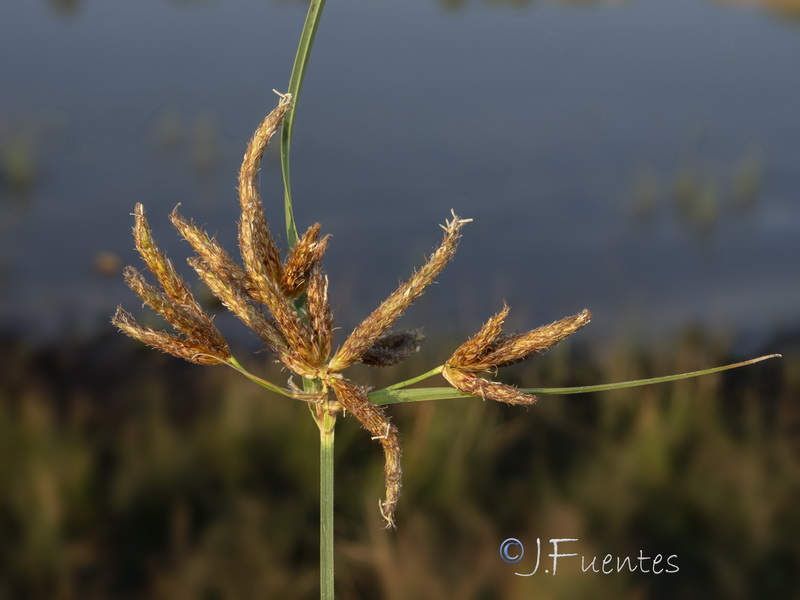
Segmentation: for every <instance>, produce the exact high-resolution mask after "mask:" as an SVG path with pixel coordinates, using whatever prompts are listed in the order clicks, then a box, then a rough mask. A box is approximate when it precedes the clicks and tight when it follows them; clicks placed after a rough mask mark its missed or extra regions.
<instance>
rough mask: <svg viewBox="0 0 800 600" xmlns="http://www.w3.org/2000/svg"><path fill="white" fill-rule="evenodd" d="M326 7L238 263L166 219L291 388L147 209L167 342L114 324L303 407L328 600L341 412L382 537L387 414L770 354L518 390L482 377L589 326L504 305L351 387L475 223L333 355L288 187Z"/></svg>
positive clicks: (313, 22) (128, 276)
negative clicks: (376, 476) (214, 304)
mask: <svg viewBox="0 0 800 600" xmlns="http://www.w3.org/2000/svg"><path fill="white" fill-rule="evenodd" d="M323 8H324V0H312V1H311V6H310V8H309V13H308V17H307V19H306V22H305V25H304V28H303V32H302V36H301V41H300V45H299V48H298V52H297V57H296V59H295V64H294V68H293V71H292V75H291V79H290V84H289V90H288V92H287V93H285V94H278V96H279V99H278V104H277V106H276V107H275V108H274V109H273V110H272V111H271V112H270V113H269V115H267V117H266V118H265V119H264V120H263V121H262V122H261V123H260V124H259V126H258V127H257V128H256V130H255V133H254V134H253V136H252V139H251V140H250V142H249V144H248V146H247V149H246V151H245V154H244V158H243V161H242V165H241V169H240V171H239V203H240V208H241V216H240V219H239V223H238V234H239V235H238V242H239V253H240V256H241V264H239V263H237V262H236V261H235V260H234V259H233V257H232V256H231V255H230V254H229V253H228V252H227V251H226V250H225V249H224V248H222V246H221V245H220V244H219V243H218V242H217V241H216V240H215V239H214V238H213V237H210V236H209V235H208V233H206V232H205V231H204V230H203V229H202V228H201V227H199V226H198V225H197V224H195V223H194V222H193V221H191V220H189V219H186V218H185V217H183V216H182V215H181V214H180V213H179V211H178V207H176V208H175V210H174V211H173V212H172V213H171V215H170V220H171V222H172V224H173V225H174V227H175V228H176V229H177V231H178V233H179V234H180V235H181V236H182V237H183V238H184V239H185V240H186V241H188V242H189V244H190V245H191V247H192V249H193V250H194V252H195V256H193V257H191V258H189V259H188V262H189V264H190V265H191V266H192V268H193V269H194V270H195V271H196V272H197V274H198V276H199V277H200V279H202V280H203V281H204V282H205V283H206V284H207V286H208V287H209V289H210V290H211V292H212V293H213V294H214V295H215V296H216V297H217V298H218V299H219V300H220V302H221V303H222V304H223V305H224V306H225V308H227V309H228V310H229V311H231V312H232V313H233V314H234V315H236V317H238V318H239V319H240V320H241V321H242V322H243V323H244V324H245V325H246V326H247V327H248V328H250V329H251V330H252V331H253V332H255V334H256V335H257V336H258V337H259V338H260V340H261V341H262V342H263V344H264V346H265V348H266V349H267V350H269V351H270V352H271V353H272V355H273V356H274V357H275V358H276V360H277V361H278V362H279V363H280V364H281V365H282V366H283V368H284V369H285V370H286V371H288V372H290V373H291V374H292V377H293V378H292V379H290V380H289V384H288V385H285V386H282V385H278V384H276V383H274V382H270V381H267V380H265V379H262V378H261V377H259V376H258V375H256V374H254V373H251V372H249V371H247V370H246V369H245V368H244V367H243V366H242V364H241V363H240V362H239V361H238V360H237V359H236V358H235V357H234V355H233V353H232V352H231V349H230V346H229V345H228V343H227V341H226V340H225V338H224V337H223V335H222V334H221V333H220V331H219V330H218V329H217V327H216V326H215V324H214V321H213V319H212V318H211V316H209V315H208V314H207V313H206V312H205V311H204V310H203V308H202V307H201V306H200V304H199V302H198V301H197V300H196V299H195V297H194V295H193V294H192V292H191V290H190V288H189V286H188V284H187V283H186V282H185V281H184V279H183V278H182V277H181V276H180V275H179V274H178V273H177V271H176V270H175V268H174V266H173V264H172V262H171V261H170V260H169V258H167V256H166V254H165V253H164V252H163V251H161V250H160V249H159V248H158V246H157V245H156V243H155V241H154V239H153V236H152V232H151V229H150V226H149V224H148V222H147V218H146V216H145V211H144V207H143V206H142V205H141V204H137V205H136V206H135V209H134V213H133V215H134V218H135V222H134V228H133V233H134V240H135V245H136V249H137V250H138V252H139V254H140V255H141V257H142V259H143V261H144V263H145V264H146V266H147V268H148V270H149V271H150V272H151V274H152V275H153V276H154V277H155V279H156V281H157V282H158V284H159V287H157V286H154V285H152V284H150V283H148V282H147V281H146V280H145V278H144V277H143V275H142V274H141V273H140V272H139V271H138V270H136V269H135V268H133V267H128V268H126V269H125V272H124V276H125V280H126V282H127V284H128V285H129V286H130V288H131V289H132V290H133V291H134V292H135V293H136V294H137V295H138V296H139V297H140V298H141V299H142V300H143V301H144V303H145V304H147V305H148V306H149V307H150V308H152V309H153V310H155V311H156V312H157V313H159V314H160V315H161V316H162V317H163V318H164V320H166V322H167V323H168V324H169V325H170V326H171V327H172V328H173V330H174V332H166V331H161V330H156V329H153V328H150V327H147V326H144V325H141V324H139V323H137V322H136V320H135V319H134V317H133V316H132V315H131V314H130V313H128V312H127V311H125V310H124V309H123V308H122V307H119V308H118V309H117V312H116V314H115V315H114V317H113V319H112V322H113V324H114V325H116V327H117V328H119V329H120V330H121V331H122V332H123V333H125V334H127V335H129V336H130V337H132V338H135V339H137V340H139V341H140V342H143V343H145V344H147V345H149V346H152V347H153V348H156V349H158V350H162V351H164V352H167V353H169V354H172V355H174V356H177V357H179V358H183V359H185V360H187V361H189V362H193V363H197V364H202V365H225V366H228V367H230V368H232V369H235V370H236V371H238V372H239V373H241V374H242V375H243V376H245V377H247V378H249V379H250V380H252V381H253V382H255V383H257V384H259V385H261V386H263V387H264V388H266V389H267V390H269V391H270V392H273V393H276V394H280V395H283V396H287V397H290V398H293V399H295V400H299V401H300V402H302V403H305V404H306V405H307V406H308V408H309V410H310V413H311V416H312V418H313V419H314V420H315V422H316V424H317V426H318V428H319V432H320V590H321V597H322V598H324V599H330V598H333V595H334V591H333V590H334V587H333V586H334V561H333V556H334V553H333V540H334V536H333V487H334V485H333V481H334V460H333V448H334V432H335V426H336V421H337V418H338V417H340V416H345V415H348V416H351V417H353V418H355V419H356V420H358V421H359V422H360V424H361V425H362V426H363V427H364V429H366V430H367V431H368V432H369V434H370V435H371V437H372V439H373V440H375V441H376V442H377V443H379V444H380V445H381V447H382V449H383V453H384V462H385V466H384V475H385V493H384V498H383V500H381V501H380V502H379V507H378V508H379V510H380V514H381V516H382V517H383V519H384V522H385V524H386V527H387V528H393V527H395V509H396V507H397V503H398V500H399V498H400V490H401V485H402V483H401V473H402V472H401V464H400V456H401V446H400V436H399V432H398V430H397V427H396V426H395V425H394V424H393V423H392V421H391V420H390V418H389V416H388V415H387V414H386V410H385V408H384V406H385V405H390V404H396V403H403V402H418V401H426V400H427V401H430V400H439V399H447V398H456V397H480V398H483V399H484V400H495V401H498V402H504V403H507V404H512V405H524V406H530V405H532V404H534V403H535V402H536V400H537V396H536V394H573V393H581V392H593V391H602V390H610V389H618V388H622V387H633V386H639V385H646V384H653V383H660V382H667V381H674V380H677V379H684V378H688V377H695V376H699V375H705V374H709V373H714V372H718V371H723V370H726V369H733V368H736V367H741V366H745V365H748V364H752V363H755V362H758V361H761V360H765V359H767V358H771V357H773V356H777V355H769V356H762V357H759V358H755V359H752V360H749V361H745V362H741V363H736V364H732V365H726V366H723V367H716V368H712V369H705V370H701V371H695V372H692V373H684V374H680V375H670V376H666V377H660V378H655V379H647V380H638V381H628V382H622V383H614V384H603V385H596V386H584V387H575V388H540V389H520V388H517V387H515V386H512V385H508V384H505V383H502V382H500V381H496V380H495V379H492V378H491V377H490V376H489V375H488V374H494V373H496V372H497V370H498V369H499V368H501V367H504V366H507V365H511V364H514V363H518V362H521V361H524V360H527V359H529V358H531V357H533V356H536V355H538V354H541V353H543V352H546V351H547V350H548V349H549V348H551V347H552V346H554V345H555V344H557V343H558V342H560V341H562V340H563V339H565V338H567V337H569V336H570V335H572V334H573V333H575V332H576V331H578V330H579V329H581V328H582V327H584V326H585V325H587V324H588V323H589V321H590V320H591V313H590V312H589V311H588V310H583V311H581V312H579V313H577V314H575V315H572V316H568V317H565V318H563V319H560V320H557V321H555V322H553V323H550V324H549V325H544V326H541V327H537V328H535V329H532V330H530V331H528V332H525V333H505V332H504V331H503V325H504V322H505V320H506V318H507V316H508V314H509V307H508V306H506V305H504V306H503V307H502V309H501V310H500V311H499V312H498V313H497V314H496V315H494V316H492V317H491V318H489V319H488V320H487V321H486V323H485V324H484V325H483V326H482V327H481V328H480V330H479V331H478V332H477V333H475V334H474V335H473V336H472V337H470V338H469V339H468V340H467V341H465V342H464V343H463V344H461V345H460V346H458V347H457V348H455V350H454V351H453V353H452V354H451V355H450V357H449V358H447V359H446V360H445V361H444V362H443V363H442V364H440V365H438V366H436V367H435V368H432V369H431V370H429V371H427V372H425V373H422V374H421V375H419V376H417V377H413V378H411V379H407V380H404V381H400V382H397V383H395V384H393V385H390V386H388V387H385V388H383V389H379V390H370V389H368V388H367V387H365V386H363V385H360V384H359V383H358V382H356V381H353V380H351V379H349V378H348V377H347V376H346V375H345V374H344V372H345V371H346V370H347V369H348V368H349V367H351V366H352V365H354V364H356V363H363V364H367V365H372V366H376V367H386V366H392V365H395V364H397V363H399V362H401V361H402V360H404V359H405V358H407V357H408V356H410V355H411V354H413V353H414V352H416V351H417V350H418V349H419V347H420V344H421V343H422V341H423V337H424V336H423V334H422V332H421V331H420V330H394V329H392V326H393V325H394V323H395V322H396V321H397V319H398V318H399V317H400V316H401V315H403V313H404V312H405V311H406V309H408V308H409V306H411V304H412V303H413V302H414V301H415V300H416V299H417V298H419V296H420V295H421V294H422V293H423V292H424V290H425V289H426V288H427V286H429V285H430V284H431V283H433V281H434V280H435V279H436V277H437V276H438V275H439V273H440V272H441V271H442V270H443V269H444V268H445V266H446V265H447V264H448V263H449V262H450V260H452V258H453V256H454V255H455V252H456V248H457V246H458V243H459V240H460V237H461V230H462V228H463V227H464V226H465V225H467V224H468V223H469V222H470V221H471V219H463V218H460V217H458V216H457V215H456V214H455V212H453V213H452V218H451V219H450V220H447V221H446V222H445V223H444V225H442V229H443V230H444V234H443V237H442V240H441V242H440V243H439V245H438V247H437V248H436V249H435V251H434V252H433V253H432V254H431V255H430V256H429V257H428V259H427V261H426V262H425V263H424V264H423V265H422V266H421V267H420V268H419V269H418V270H417V271H416V272H414V273H413V274H412V275H411V276H410V277H409V278H408V279H407V280H406V281H405V282H403V283H401V284H400V286H399V287H398V288H397V289H396V290H395V291H394V292H393V293H392V294H390V295H389V296H388V297H387V298H386V299H385V300H384V301H383V302H382V303H380V304H379V305H378V307H377V308H376V309H375V310H373V311H372V313H370V314H369V315H368V316H367V317H366V318H365V319H364V320H363V321H362V322H361V323H360V324H359V325H358V326H357V327H356V328H355V329H354V330H353V331H352V333H350V335H349V336H348V337H347V338H346V339H345V341H344V342H343V343H342V344H341V345H340V346H339V347H338V348H335V349H334V341H333V332H334V324H333V314H332V311H331V306H330V302H329V300H328V278H327V276H326V274H325V271H324V269H323V263H322V259H323V256H324V254H325V251H326V249H327V247H328V244H329V241H330V238H329V236H325V235H322V229H321V225H320V224H319V223H316V224H314V225H312V226H310V227H309V228H308V229H307V230H306V231H305V232H304V233H303V234H302V235H298V232H297V229H296V225H295V220H294V216H293V210H292V197H291V187H290V179H289V174H290V170H289V149H290V144H291V134H292V126H293V122H294V115H295V108H296V104H297V100H298V98H299V95H300V91H301V88H302V82H303V77H304V74H305V69H306V66H307V64H308V57H309V55H310V51H311V47H312V45H313V41H314V34H315V32H316V29H317V26H318V24H319V20H320V17H321V15H322V9H323ZM279 129H281V131H282V135H281V158H282V174H283V178H284V190H285V198H284V207H285V217H286V231H287V240H288V246H289V248H288V249H287V251H286V252H285V253H284V254H283V256H282V254H281V252H280V251H279V249H278V247H277V244H276V242H275V239H274V237H273V236H272V234H271V232H270V227H269V224H268V223H267V220H266V218H265V216H264V208H263V204H262V200H261V197H260V193H259V189H258V184H257V176H258V172H259V166H260V162H261V158H262V156H263V153H264V150H265V148H266V147H267V145H268V144H269V142H270V140H271V138H272V137H273V136H274V135H275V134H276V133H277V132H278V130H279ZM435 375H441V376H443V378H444V379H445V380H446V381H447V382H448V383H449V384H450V386H449V387H414V388H410V387H409V386H411V385H412V384H415V383H418V382H421V381H423V380H425V379H428V378H430V377H433V376H435Z"/></svg>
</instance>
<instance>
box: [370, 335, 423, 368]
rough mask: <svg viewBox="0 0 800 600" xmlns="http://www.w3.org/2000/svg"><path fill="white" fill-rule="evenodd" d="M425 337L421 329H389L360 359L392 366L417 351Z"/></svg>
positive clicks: (374, 365)
mask: <svg viewBox="0 0 800 600" xmlns="http://www.w3.org/2000/svg"><path fill="white" fill-rule="evenodd" d="M424 339H425V334H424V333H422V330H421V329H409V330H406V331H387V332H386V333H384V334H383V335H381V337H379V338H378V339H377V340H376V341H375V343H374V344H373V345H372V347H371V348H370V349H369V350H367V351H366V352H364V354H362V355H361V358H359V361H360V362H362V363H364V364H365V365H370V366H372V367H391V366H392V365H396V364H398V363H400V362H402V361H404V360H405V359H406V358H408V357H409V356H411V355H412V354H414V353H415V352H417V351H418V350H419V347H420V344H422V342H423V340H424Z"/></svg>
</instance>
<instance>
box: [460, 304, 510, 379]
mask: <svg viewBox="0 0 800 600" xmlns="http://www.w3.org/2000/svg"><path fill="white" fill-rule="evenodd" d="M508 311H509V308H508V305H504V306H503V310H501V311H500V312H499V313H497V314H496V315H494V316H493V317H491V318H490V319H489V320H488V321H486V323H484V325H483V327H481V329H480V330H479V331H478V333H476V334H475V335H474V336H472V337H471V338H470V339H469V340H467V341H466V342H464V343H463V344H461V346H459V347H458V348H457V349H456V351H455V352H454V353H453V356H451V357H450V360H448V361H447V364H449V365H453V366H454V367H462V368H467V367H471V366H472V365H474V364H475V363H476V362H477V361H478V360H479V359H480V358H481V357H482V356H484V355H485V354H486V352H487V350H488V349H489V348H491V346H492V344H493V343H494V342H495V341H496V340H497V338H499V337H500V334H501V333H502V332H503V323H504V322H505V320H506V317H507V316H508ZM476 370H478V369H476Z"/></svg>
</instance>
